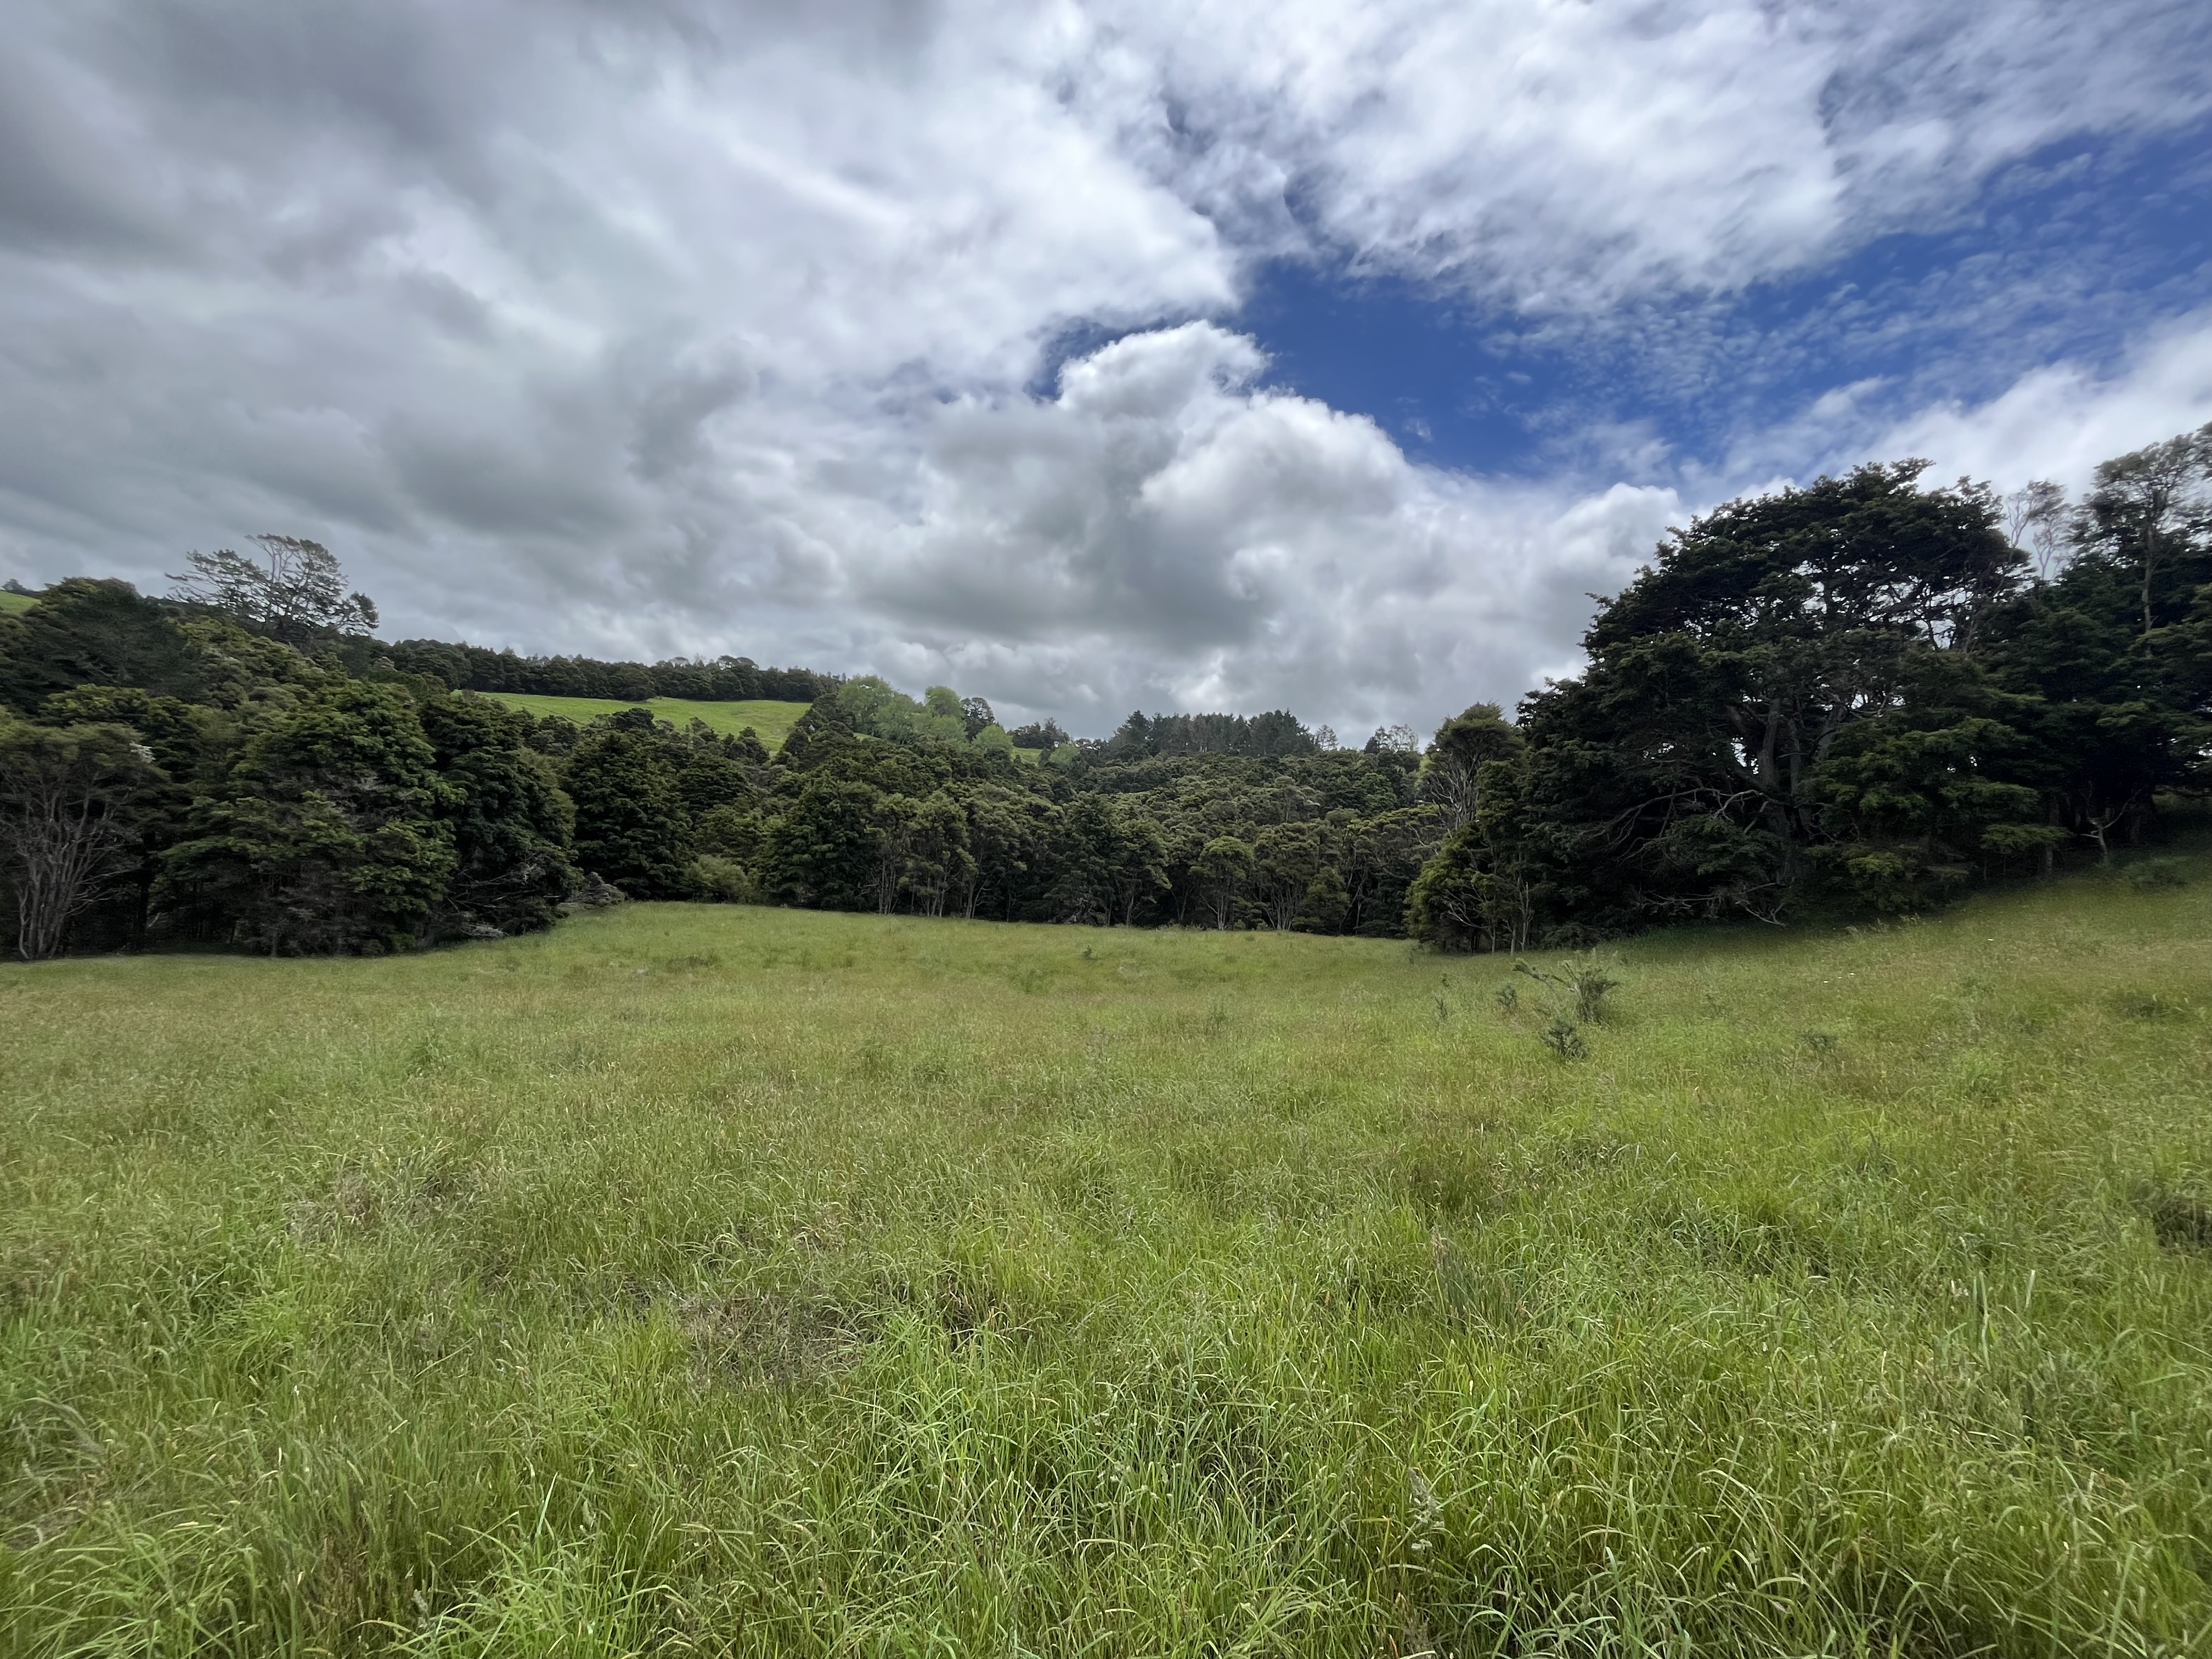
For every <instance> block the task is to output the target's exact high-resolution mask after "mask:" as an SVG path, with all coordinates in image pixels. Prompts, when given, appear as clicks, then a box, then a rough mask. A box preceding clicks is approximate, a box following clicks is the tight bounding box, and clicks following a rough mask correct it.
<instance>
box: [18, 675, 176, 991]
mask: <svg viewBox="0 0 2212 1659" xmlns="http://www.w3.org/2000/svg"><path fill="white" fill-rule="evenodd" d="M161 781H164V780H162V778H161V775H160V773H159V772H158V771H157V770H156V769H155V766H154V763H153V756H152V753H151V751H149V750H148V749H147V748H146V747H145V746H144V745H143V744H141V743H139V742H138V741H137V737H136V735H135V734H134V733H132V732H130V731H129V730H127V729H125V727H123V726H113V725H76V726H59V727H55V726H33V725H31V724H30V723H29V722H27V721H24V720H14V719H10V718H9V717H8V716H7V715H5V714H0V858H4V860H5V867H6V870H7V872H8V878H9V884H10V885H11V886H12V887H13V888H14V889H15V951H16V954H18V955H19V956H21V957H22V958H23V960H24V961H26V962H40V961H43V960H45V959H46V958H47V957H54V956H58V955H59V954H60V953H61V950H62V947H63V945H64V944H65V943H66V942H67V939H68V935H69V924H70V920H71V919H72V918H73V917H75V916H76V915H79V914H81V913H82V911H84V910H85V909H86V908H88V907H89V906H90V905H92V904H94V902H97V901H98V900H99V899H100V897H101V896H103V894H104V892H105V890H106V884H107V883H108V882H109V881H110V880H111V879H112V878H114V877H115V876H116V874H117V873H118V869H119V867H120V866H121V865H122V863H123V861H124V855H125V854H126V853H127V852H128V851H129V850H130V849H131V845H132V842H133V841H134V840H135V829H134V826H133V824H132V823H131V813H132V809H133V808H134V807H135V806H136V805H137V804H138V802H139V801H140V800H141V799H143V796H144V795H145V793H147V791H148V790H149V787H151V786H154V785H155V784H158V783H160V782H161Z"/></svg>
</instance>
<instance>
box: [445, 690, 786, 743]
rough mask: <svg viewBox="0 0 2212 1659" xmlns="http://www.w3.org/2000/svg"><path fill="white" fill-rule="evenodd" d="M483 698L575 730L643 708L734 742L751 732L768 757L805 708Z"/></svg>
mask: <svg viewBox="0 0 2212 1659" xmlns="http://www.w3.org/2000/svg"><path fill="white" fill-rule="evenodd" d="M484 695H485V696H490V697H496V698H498V699H499V701H500V702H504V703H509V704H512V705H513V707H514V708H526V709H528V710H529V711H530V712H531V713H532V714H540V715H543V714H559V715H561V716H562V718H564V719H567V720H574V721H575V722H576V724H577V725H579V726H582V725H584V724H586V722H588V721H591V720H597V719H599V716H600V715H602V714H619V713H620V712H621V711H622V710H623V709H625V708H650V709H651V710H653V714H654V715H655V716H657V717H658V718H659V719H661V720H666V721H668V722H670V723H671V725H673V726H678V727H681V726H685V725H687V724H689V723H690V721H692V720H704V721H706V722H707V724H708V726H709V727H711V728H712V729H713V730H714V731H717V732H726V733H727V734H729V735H730V736H732V737H735V736H736V735H737V734H738V732H742V731H743V730H744V728H745V727H746V726H750V727H752V729H753V731H754V732H755V734H756V735H757V736H758V737H759V738H760V740H761V741H762V742H763V743H764V744H767V745H768V750H769V753H770V754H774V753H775V751H776V750H779V749H781V748H782V747H783V740H784V738H787V737H788V736H789V735H790V733H791V728H792V727H793V726H796V725H798V724H799V716H800V715H801V714H805V712H806V708H807V705H806V704H805V703H803V702H691V701H690V700H688V699H686V698H684V697H654V698H653V699H652V700H651V701H649V702H644V703H635V702H621V701H619V700H617V699H616V698H613V697H538V696H531V695H530V694H529V693H527V692H524V691H488V692H486V693H485V694H484Z"/></svg>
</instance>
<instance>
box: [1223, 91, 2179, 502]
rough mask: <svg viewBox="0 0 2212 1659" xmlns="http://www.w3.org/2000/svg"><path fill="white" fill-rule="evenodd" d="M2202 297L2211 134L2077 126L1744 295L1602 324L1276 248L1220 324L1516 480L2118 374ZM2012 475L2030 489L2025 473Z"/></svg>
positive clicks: (1427, 439)
mask: <svg viewBox="0 0 2212 1659" xmlns="http://www.w3.org/2000/svg"><path fill="white" fill-rule="evenodd" d="M2208 295H2212V128H2208V127H2207V126H2206V125H2204V124H2203V123H2199V124H2197V125H2192V126H2191V127H2189V128H2186V129H2185V130H2183V131H2178V132H2173V133H2163V134H2160V135H2157V136H2155V137H2150V138H2142V139H2136V138H2130V139H2115V138H2112V137H2102V136H2073V137H2068V138H2067V139H2064V140H2063V141H2061V142H2058V143H2052V144H2049V145H2046V146H2044V147H2043V148H2042V149H2039V150H2038V151H2037V152H2035V153H2034V154H2033V155H2027V156H2024V157H2022V158H2021V159H2020V160H2019V161H2015V162H2013V163H2011V164H2009V165H2007V166H2006V167H2002V168H2001V169H1998V170H1997V171H1996V172H1995V173H1992V174H1991V175H1990V177H1989V178H1988V179H1986V180H1984V182H1983V184H1982V185H1981V187H1980V188H1979V189H1978V191H1977V192H1976V193H1975V195H1974V196H1973V197H1972V199H1971V200H1969V201H1966V202H1964V203H1962V204H1960V205H1959V206H1958V207H1957V208H1955V209H1954V210H1951V211H1949V212H1948V213H1946V214H1944V215H1943V216H1942V221H1941V222H1936V223H1931V224H1929V225H1928V226H1927V227H1926V228H1913V229H1899V230H1895V231H1892V232H1889V233H1887V234H1881V235H1876V236H1874V237H1871V238H1869V240H1867V241H1866V242H1865V243H1863V245H1861V246H1857V247H1854V248H1852V249H1850V251H1849V252H1847V253H1846V254H1845V255H1844V257H1842V258H1837V259H1835V260H1832V261H1830V262H1826V263H1823V264H1820V265H1819V266H1818V267H1817V268H1814V269H1810V270H1802V271H1796V272H1792V273H1790V274H1789V275H1788V276H1784V277H1779V278H1777V279H1774V280H1771V281H1765V282H1760V283H1754V284H1752V285H1750V286H1748V287H1747V288H1746V289H1742V290H1741V291H1737V292H1732V293H1731V292H1721V293H1689V294H1674V295H1663V296H1662V297H1660V298H1658V299H1656V300H1655V301H1650V302H1649V303H1646V304H1644V305H1638V306H1633V307H1626V308H1624V310H1622V311H1621V312H1619V313H1611V314H1607V315H1606V316H1603V317H1601V318H1597V319H1571V320H1565V321H1563V320H1561V319H1551V318H1545V317H1541V316H1534V317H1532V316H1529V315H1527V314H1524V313H1516V312H1514V311H1513V310H1510V309H1508V308H1501V307H1486V306H1484V305H1482V304H1480V303H1478V302H1475V301H1470V300H1469V299H1468V298H1467V297H1466V296H1464V295H1458V294H1455V293H1453V292H1451V291H1450V290H1449V289H1440V287H1439V285H1438V284H1437V283H1433V282H1417V281H1413V280H1409V279H1407V278H1406V277H1403V276H1390V275H1384V276H1364V275H1363V274H1361V273H1360V272H1359V271H1358V270H1357V269H1356V266H1355V265H1354V263H1353V262H1352V260H1350V259H1347V258H1337V259H1334V260H1329V261H1327V262H1325V263H1324V262H1322V261H1317V260H1315V259H1310V258H1299V259H1293V258H1282V259H1277V260H1273V261H1271V262H1269V263H1268V264H1266V265H1265V266H1263V267H1262V268H1261V270H1260V271H1259V272H1258V273H1257V275H1256V277H1255V280H1254V282H1253V283H1252V284H1251V288H1250V290H1249V296H1248V297H1246V298H1244V299H1243V301H1242V302H1241V303H1240V304H1239V305H1238V306H1237V307H1234V308H1233V309H1231V311H1229V312H1228V313H1225V320H1227V321H1231V322H1232V323H1234V324H1235V325H1238V326H1241V327H1243V328H1244V329H1246V330H1248V331H1249V332H1250V333H1251V334H1252V335H1253V337H1255V339H1257V340H1258V341H1259V343H1260V344H1261V346H1262V347H1263V348H1264V349H1266V350H1267V353H1268V355H1269V356H1270V358H1271V360H1272V368H1271V371H1270V373H1271V377H1272V378H1273V379H1276V380H1279V381H1280V382H1281V383H1282V384H1284V385H1285V386H1291V387H1294V388H1296V389H1297V391H1299V392H1304V393H1305V394H1306V395H1307V396H1310V397H1314V398H1322V399H1323V400H1325V401H1327V402H1328V403H1329V404H1334V406H1336V407H1337V408H1340V409H1345V410H1357V411H1358V412H1359V413H1362V414H1365V415H1369V416H1373V417H1374V419H1375V420H1376V421H1377V422H1380V423H1381V424H1382V425H1383V427H1384V428H1385V429H1387V430H1388V431H1389V433H1390V435H1391V436H1392V437H1394V438H1395V439H1396V441H1398V443H1399V444H1400V445H1401V447H1403V448H1404V449H1405V450H1406V452H1407V453H1408V454H1409V455H1413V456H1415V457H1417V458H1419V459H1421V460H1423V461H1426V462H1429V463H1431V464H1433V465H1439V466H1446V467H1453V468H1461V469H1467V470H1471V471H1480V472H1490V473H1503V474H1515V473H1521V472H1526V471H1549V470H1551V469H1552V468H1553V467H1556V466H1561V465H1565V466H1568V467H1577V466H1579V467H1586V468H1591V469H1594V470H1596V471H1606V470H1607V469H1608V468H1618V467H1620V466H1621V465H1622V464H1623V457H1622V456H1621V454H1620V453H1619V452H1618V451H1617V450H1616V451H1613V453H1608V441H1607V440H1608V438H1610V439H1611V441H1612V442H1613V443H1615V444H1619V445H1621V446H1624V447H1628V448H1630V449H1631V450H1634V449H1636V448H1639V447H1642V443H1641V442H1640V441H1656V443H1657V444H1658V445H1659V446H1661V447H1662V453H1660V454H1656V455H1653V456H1651V457H1650V459H1648V461H1647V462H1646V465H1645V469H1644V471H1645V476H1650V477H1662V476H1672V475H1673V473H1674V471H1675V470H1676V469H1678V468H1679V467H1680V466H1681V465H1693V466H1699V467H1702V468H1703V469H1705V470H1707V471H1719V470H1722V469H1723V468H1724V467H1725V465H1726V463H1727V459H1728V455H1729V450H1730V448H1731V447H1732V442H1733V440H1734V438H1735V435H1737V434H1738V433H1740V432H1741V431H1742V430H1743V429H1745V428H1754V427H1757V426H1759V425H1760V424H1762V423H1771V422H1778V421H1784V420H1788V419H1790V418H1791V417H1793V416H1796V414H1797V413H1798V412H1799V411H1800V410H1802V409H1804V408H1805V407H1806V406H1807V405H1808V404H1812V403H1814V402H1815V401H1816V400H1818V399H1819V398H1821V397H1822V396H1823V395H1824V394H1826V393H1827V392H1831V391H1832V390H1834V389H1835V388H1837V387H1839V386H1855V385H1860V384H1863V383H1867V382H1873V383H1875V385H1874V386H1871V387H1869V392H1868V393H1867V396H1866V399H1865V404H1866V407H1867V408H1868V409H1869V411H1870V412H1887V413H1888V414H1890V415H1893V416H1904V415H1905V414H1907V413H1909V412H1910V411H1911V410H1913V409H1916V408H1918V407H1920V406H1922V405H1923V404H1927V403H1929V402H1931V401H1936V400H1938V399H1944V398H1952V399H1961V400H1965V401H1967V402H1979V401H1983V400H1985V399H1987V398H1992V397H1995V396H1996V395H1997V394H1999V393H2001V392H2003V391H2004V390H2005V389H2006V388H2007V387H2008V386H2011V385H2012V384H2013V383H2014V382H2015V380H2018V379H2019V378H2020V377H2021V375H2022V374H2025V373H2027V372H2028V371H2029V370H2031V369H2033V368H2038V367H2040V366H2042V365H2045V364H2046V363H2050V362H2059V361H2070V362H2077V363H2081V364H2083V365H2086V366H2087V367H2089V368H2093V369H2094V370H2096V371H2098V372H2100V373H2109V372H2111V371H2112V370H2114V369H2116V368H2118V366H2119V365H2120V364H2121V363H2122V362H2123V361H2124V358H2125V356H2126V355H2127V352H2128V349H2129V348H2130V343H2131V342H2133V341H2134V340H2136V339H2137V338H2139V337H2141V336H2142V333H2143V332H2144V331H2145V330H2146V329H2147V328H2148V327H2150V326H2151V325H2154V324H2155V323H2157V322H2159V321H2160V320H2162V319H2167V318H2171V317H2174V316H2179V315H2184V314H2186V313H2189V312H2190V311H2191V310H2192V309H2194V308H2196V307H2201V306H2202V305H2203V304H2204V303H2205V301H2206V298H2207V296H2208ZM2016 482H2018V480H2015V483H2016Z"/></svg>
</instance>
